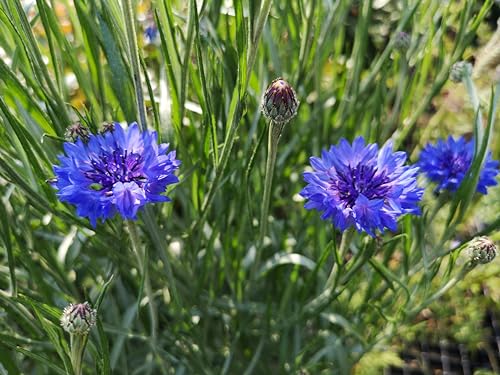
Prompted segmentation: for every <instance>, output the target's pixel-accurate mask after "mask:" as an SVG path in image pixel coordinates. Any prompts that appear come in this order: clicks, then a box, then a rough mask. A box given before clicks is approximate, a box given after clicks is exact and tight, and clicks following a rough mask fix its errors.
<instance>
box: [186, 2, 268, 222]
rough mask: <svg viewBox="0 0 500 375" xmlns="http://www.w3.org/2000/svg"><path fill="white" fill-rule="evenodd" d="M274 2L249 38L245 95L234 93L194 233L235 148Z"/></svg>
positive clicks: (264, 7) (263, 8) (264, 10)
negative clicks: (234, 104) (243, 110)
mask: <svg viewBox="0 0 500 375" xmlns="http://www.w3.org/2000/svg"><path fill="white" fill-rule="evenodd" d="M271 5H272V0H264V2H263V3H262V6H261V8H260V12H259V16H258V18H257V23H256V27H255V31H254V33H253V35H249V38H248V43H249V46H248V55H247V66H246V69H247V71H246V76H245V82H243V83H242V88H241V89H240V88H238V87H236V88H235V90H238V91H239V92H243V93H244V95H243V96H242V97H235V96H234V93H233V99H232V100H237V103H236V108H235V110H234V111H233V112H232V116H231V117H230V118H229V119H228V123H229V124H230V125H229V130H228V132H227V136H226V139H225V142H224V147H223V148H222V152H221V156H220V159H219V164H218V165H217V168H216V171H215V176H214V179H213V180H212V183H211V185H210V188H209V189H208V192H207V195H206V198H205V201H204V202H203V205H202V208H201V214H200V218H199V219H198V220H197V221H196V222H195V223H194V224H193V225H192V227H191V229H192V230H193V231H194V230H195V229H196V228H199V227H200V226H201V225H202V224H203V222H204V221H205V220H206V218H207V215H208V210H209V208H210V206H211V204H212V202H213V199H214V197H215V194H216V191H217V189H218V188H219V182H220V179H221V178H222V173H223V172H224V170H225V169H226V166H227V162H228V160H229V156H230V154H231V150H232V148H233V144H234V140H235V138H236V132H237V130H238V127H239V125H240V117H241V107H242V106H243V102H244V100H245V97H246V92H247V88H248V83H249V81H250V76H251V74H252V69H253V65H254V63H255V58H256V56H257V50H258V47H259V42H260V38H261V35H262V30H263V29H264V25H265V23H266V20H267V17H268V16H269V12H270V10H271Z"/></svg>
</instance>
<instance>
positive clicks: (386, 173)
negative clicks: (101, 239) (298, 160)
mask: <svg viewBox="0 0 500 375" xmlns="http://www.w3.org/2000/svg"><path fill="white" fill-rule="evenodd" d="M310 161H311V165H312V167H313V169H314V171H313V172H305V173H304V180H305V181H306V182H307V183H308V185H307V186H306V187H305V188H304V189H303V190H302V191H301V192H300V195H302V196H303V197H304V198H306V199H308V200H309V201H308V202H307V203H306V204H305V208H307V209H316V210H318V211H321V212H323V214H322V215H321V218H322V219H323V220H327V219H329V220H331V221H332V223H333V224H334V225H335V226H336V227H337V228H339V229H340V230H341V231H344V230H345V229H347V228H348V227H354V228H356V229H357V230H358V232H361V231H365V232H367V233H368V234H370V235H371V236H373V237H374V236H375V230H376V229H379V230H380V231H381V232H383V231H384V229H385V228H389V229H390V230H392V231H396V230H397V219H398V217H399V216H401V215H404V214H407V213H410V214H417V215H418V214H420V209H419V207H418V202H419V201H420V200H421V199H422V195H423V189H421V188H419V187H418V186H417V178H416V176H417V174H418V168H417V167H410V166H405V165H404V163H405V161H406V153H404V152H393V151H392V142H388V143H387V144H386V145H385V146H384V147H382V148H381V149H380V150H379V149H378V146H377V145H376V144H368V145H365V140H364V139H363V137H358V138H356V139H355V140H354V142H353V143H352V146H351V145H350V144H349V142H347V141H346V140H345V139H341V140H340V143H339V144H338V145H337V146H331V147H330V150H329V151H326V150H323V152H322V154H321V158H318V157H312V158H311V159H310Z"/></svg>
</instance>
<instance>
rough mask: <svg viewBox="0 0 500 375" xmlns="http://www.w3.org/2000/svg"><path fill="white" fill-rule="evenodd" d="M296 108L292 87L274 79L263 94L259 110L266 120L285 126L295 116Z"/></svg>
mask: <svg viewBox="0 0 500 375" xmlns="http://www.w3.org/2000/svg"><path fill="white" fill-rule="evenodd" d="M298 106H299V102H298V101H297V95H296V94H295V91H294V90H293V88H292V86H290V84H289V83H288V82H287V81H285V80H284V79H283V78H276V79H275V80H274V81H272V82H271V84H270V85H269V87H268V88H267V90H266V92H265V93H264V97H263V98H262V105H261V109H262V113H263V114H264V116H266V118H267V119H269V120H271V121H274V122H276V123H279V124H286V123H287V122H288V121H290V120H291V119H292V118H293V117H294V116H295V115H296V114H297V108H298Z"/></svg>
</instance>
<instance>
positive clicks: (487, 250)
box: [469, 236, 497, 265]
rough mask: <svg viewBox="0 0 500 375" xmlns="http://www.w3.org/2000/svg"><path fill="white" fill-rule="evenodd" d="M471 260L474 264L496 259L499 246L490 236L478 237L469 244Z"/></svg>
mask: <svg viewBox="0 0 500 375" xmlns="http://www.w3.org/2000/svg"><path fill="white" fill-rule="evenodd" d="M469 251H470V261H471V263H472V264H473V265H477V264H486V263H489V262H491V261H492V260H493V259H495V256H496V255H497V247H496V245H495V243H494V242H493V241H492V240H490V239H489V238H488V237H484V236H482V237H476V238H474V239H473V240H472V241H471V242H470V244H469Z"/></svg>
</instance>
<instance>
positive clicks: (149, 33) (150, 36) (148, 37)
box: [144, 22, 158, 44]
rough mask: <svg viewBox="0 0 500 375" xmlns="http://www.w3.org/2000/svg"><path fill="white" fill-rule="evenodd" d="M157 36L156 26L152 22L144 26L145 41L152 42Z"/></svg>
mask: <svg viewBox="0 0 500 375" xmlns="http://www.w3.org/2000/svg"><path fill="white" fill-rule="evenodd" d="M157 36H158V27H156V24H155V23H154V22H152V23H150V24H149V25H148V26H146V27H145V28H144V39H145V41H146V43H148V44H152V43H154V42H155V41H156V37H157Z"/></svg>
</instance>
